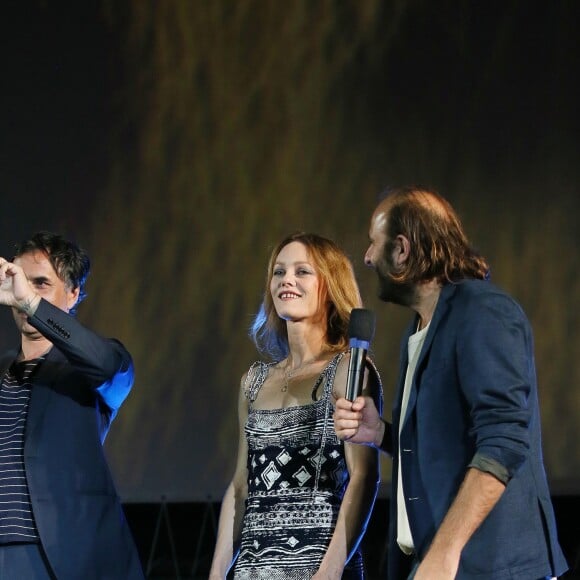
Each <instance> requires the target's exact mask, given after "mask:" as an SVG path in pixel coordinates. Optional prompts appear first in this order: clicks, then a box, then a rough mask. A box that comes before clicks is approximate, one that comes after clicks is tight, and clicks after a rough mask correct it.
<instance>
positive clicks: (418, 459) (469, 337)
mask: <svg viewBox="0 0 580 580" xmlns="http://www.w3.org/2000/svg"><path fill="white" fill-rule="evenodd" d="M416 326H417V319H415V321H414V323H413V324H412V325H411V326H410V327H409V329H408V332H407V333H406V336H405V338H404V340H403V343H402V350H401V367H400V378H399V384H398V392H397V395H396V397H395V403H394V407H393V425H392V437H393V449H394V450H395V452H394V453H393V476H392V482H393V488H392V493H391V502H392V503H391V522H390V565H389V577H390V578H391V579H393V580H394V579H397V580H398V579H400V578H403V577H405V576H404V574H403V572H402V570H401V564H402V552H401V551H400V549H399V547H398V546H397V544H396V517H397V492H396V490H397V488H396V483H397V473H398V470H399V468H401V469H402V474H403V483H404V493H405V502H406V506H407V512H408V516H409V521H410V527H411V532H412V535H413V540H414V544H415V549H416V551H417V553H418V556H419V558H422V557H424V555H425V553H426V552H427V550H428V548H429V545H430V543H431V541H432V539H433V536H434V535H435V533H436V531H437V529H438V528H439V526H440V524H441V522H442V520H443V518H444V516H445V514H446V513H447V511H448V509H449V507H450V505H451V503H452V502H453V499H454V497H455V495H456V494H457V491H458V489H459V486H460V484H461V482H462V481H463V479H464V477H465V475H466V471H467V469H468V466H469V464H470V463H471V461H472V460H473V459H474V457H476V456H477V457H478V458H482V459H483V460H484V461H487V462H489V463H490V464H492V465H494V466H495V467H496V468H499V469H500V471H501V472H502V475H504V476H505V479H506V480H507V481H508V483H507V486H506V489H505V491H504V493H503V495H502V496H501V498H500V500H499V502H498V503H497V504H496V505H495V507H494V508H493V509H492V511H491V512H490V514H489V515H488V517H487V518H486V519H485V520H484V522H483V523H482V524H481V526H480V527H479V529H478V530H477V531H476V532H475V533H474V534H473V536H472V537H471V539H470V541H469V542H468V543H467V545H466V546H465V548H464V550H463V552H462V555H461V561H460V565H459V571H458V574H457V578H458V579H461V580H467V579H475V578H478V579H480V580H481V579H483V578H485V580H500V579H508V578H518V579H520V578H521V579H523V578H525V579H537V578H542V577H544V576H552V575H553V576H556V575H559V574H562V573H563V572H564V571H565V570H566V569H567V565H566V561H565V559H564V556H563V554H562V551H561V549H560V546H559V544H558V540H557V534H556V524H555V519H554V513H553V508H552V504H551V499H550V493H549V490H548V485H547V481H546V475H545V472H544V466H543V459H542V448H541V433H540V415H539V409H538V395H537V385H536V371H535V363H534V352H533V338H532V332H531V329H530V325H529V323H528V321H527V318H526V316H525V314H524V313H523V311H522V310H521V308H520V307H519V306H518V304H516V302H514V300H512V299H511V298H510V297H509V296H507V295H506V294H505V293H504V292H502V291H501V290H499V289H498V288H496V287H495V286H493V285H492V284H491V283H489V282H484V281H480V280H464V281H461V282H459V283H456V284H447V285H445V286H444V287H443V288H442V292H441V295H440V298H439V301H438V303H437V307H436V309H435V312H434V315H433V318H432V321H431V325H430V327H429V330H428V332H427V336H426V337H425V342H424V345H423V348H422V351H421V354H420V357H419V360H418V364H417V367H416V371H415V376H414V379H413V383H412V386H411V392H410V397H409V402H408V408H407V413H406V416H405V417H404V418H401V417H400V414H401V399H402V394H403V385H404V381H405V373H406V369H407V365H408V360H407V343H408V338H409V336H410V335H411V334H412V333H413V332H414V331H415V328H416ZM401 420H402V421H403V428H402V431H401V436H400V441H399V423H400V421H401ZM399 445H400V448H401V466H399V461H398V454H397V452H396V450H397V449H398V448H399Z"/></svg>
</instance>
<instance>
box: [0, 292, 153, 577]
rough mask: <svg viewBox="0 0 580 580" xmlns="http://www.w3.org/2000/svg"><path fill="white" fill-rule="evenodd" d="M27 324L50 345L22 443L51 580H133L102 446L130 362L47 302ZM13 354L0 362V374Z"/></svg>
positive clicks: (128, 539) (135, 572) (137, 570)
mask: <svg viewBox="0 0 580 580" xmlns="http://www.w3.org/2000/svg"><path fill="white" fill-rule="evenodd" d="M29 322H30V323H31V324H32V325H33V326H34V327H35V328H37V329H38V330H40V332H41V333H42V334H43V335H44V336H45V337H46V338H48V339H49V340H50V341H51V342H52V343H53V344H54V346H53V348H52V349H51V350H50V352H49V353H48V355H47V357H46V360H45V361H44V362H43V363H42V364H41V365H40V366H39V368H38V370H37V372H36V373H35V375H34V376H33V379H32V390H31V395H30V402H29V407H28V416H27V422H26V432H25V442H24V464H25V469H26V478H27V482H28V488H29V492H30V499H31V502H32V511H33V514H34V519H35V522H36V526H37V529H38V533H39V535H40V540H41V543H42V546H43V548H44V550H45V552H46V555H47V557H48V560H49V562H50V565H51V567H52V569H53V571H54V573H55V575H56V577H57V578H58V579H59V580H79V579H83V580H140V579H142V578H143V573H142V570H141V565H140V562H139V557H138V554H137V550H136V548H135V545H134V542H133V538H132V536H131V533H130V530H129V528H128V525H127V523H126V521H125V517H124V515H123V510H122V506H121V503H120V501H119V498H118V496H117V493H116V491H115V487H114V484H113V480H112V477H111V474H110V472H109V469H108V466H107V462H106V459H105V456H104V453H103V448H102V442H103V440H104V438H105V436H106V434H107V431H108V429H109V426H110V424H111V421H112V419H113V417H114V416H115V414H116V412H117V410H118V408H119V407H120V405H121V403H122V402H123V401H124V399H125V397H126V396H127V395H128V394H129V391H130V389H131V386H132V383H133V376H134V371H133V363H132V361H131V357H130V355H129V353H128V352H127V351H126V350H125V348H124V347H123V346H122V345H121V344H120V343H119V342H117V341H115V340H112V339H104V338H101V337H99V336H97V335H96V334H95V333H93V332H91V331H89V330H87V329H86V328H84V327H83V326H82V325H81V324H80V323H79V322H77V321H76V320H75V319H74V318H73V317H72V316H70V315H68V314H67V313H65V312H63V311H62V310H60V309H58V308H56V307H55V306H53V305H52V304H50V303H48V302H46V301H45V300H41V302H40V304H39V306H38V309H37V311H36V313H35V314H34V316H32V317H30V318H29ZM13 358H14V357H13V356H12V357H10V358H5V359H4V360H3V361H2V368H1V372H2V375H3V374H4V372H5V370H6V368H7V367H8V365H9V364H10V363H11V362H12V360H13Z"/></svg>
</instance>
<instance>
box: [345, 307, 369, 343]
mask: <svg viewBox="0 0 580 580" xmlns="http://www.w3.org/2000/svg"><path fill="white" fill-rule="evenodd" d="M374 335H375V313H374V312H373V311H372V310H367V309H366V308H353V309H352V312H351V313H350V320H349V322H348V337H349V338H358V339H360V340H364V341H366V342H371V340H372V339H373V336H374Z"/></svg>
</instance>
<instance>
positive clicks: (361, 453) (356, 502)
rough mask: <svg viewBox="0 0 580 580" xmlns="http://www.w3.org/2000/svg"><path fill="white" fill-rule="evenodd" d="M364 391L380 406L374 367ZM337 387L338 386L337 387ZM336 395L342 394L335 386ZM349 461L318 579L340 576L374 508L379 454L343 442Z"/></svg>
mask: <svg viewBox="0 0 580 580" xmlns="http://www.w3.org/2000/svg"><path fill="white" fill-rule="evenodd" d="M344 364H346V366H348V360H347V357H345V359H343V361H341V365H340V366H341V367H342V366H343V365H344ZM341 370H343V369H341V368H340V367H339V369H338V370H337V377H336V380H335V384H336V385H342V384H346V382H345V381H343V380H341V379H342V374H343V373H342V372H340V371H341ZM363 385H364V386H363V393H364V394H365V395H366V396H370V397H371V398H372V399H373V400H374V402H375V405H376V406H377V408H381V403H382V401H380V398H381V396H382V395H381V389H380V383H379V379H378V376H377V374H376V373H375V371H374V369H372V370H371V371H370V372H369V368H368V366H367V369H366V371H365V379H364V383H363ZM335 389H336V387H335ZM335 395H336V396H342V393H340V392H339V390H338V389H336V393H335ZM344 450H345V458H346V464H347V468H348V472H349V477H350V480H349V483H348V486H347V488H346V491H345V494H344V497H343V499H342V503H341V507H340V511H339V512H338V520H337V523H336V528H335V530H334V533H333V536H332V539H331V541H330V544H329V546H328V550H327V551H326V554H325V556H324V558H323V559H322V563H321V565H320V569H319V570H318V572H317V573H316V574H315V575H314V577H313V580H315V579H316V578H325V579H327V578H337V579H339V578H341V576H342V572H343V569H344V566H345V565H346V563H347V562H348V559H349V557H350V556H351V554H352V553H353V551H354V550H355V549H356V548H357V546H358V544H359V542H360V540H361V538H362V536H363V534H364V532H365V530H366V526H367V523H368V520H369V518H370V515H371V511H372V509H373V505H374V502H375V498H376V495H377V491H378V486H379V481H380V469H379V453H378V451H377V450H376V449H373V448H372V447H369V446H366V445H353V444H350V443H345V444H344Z"/></svg>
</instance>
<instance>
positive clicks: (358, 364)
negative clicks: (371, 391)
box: [345, 347, 367, 401]
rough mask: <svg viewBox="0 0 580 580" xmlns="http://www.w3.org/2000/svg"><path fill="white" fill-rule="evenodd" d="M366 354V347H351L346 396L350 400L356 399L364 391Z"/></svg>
mask: <svg viewBox="0 0 580 580" xmlns="http://www.w3.org/2000/svg"><path fill="white" fill-rule="evenodd" d="M366 356H367V351H366V349H365V348H360V347H352V348H351V349H350V361H349V363H348V374H347V375H346V394H345V398H346V399H347V400H349V401H354V400H355V399H356V398H357V397H358V396H359V395H360V394H361V392H362V384H363V378H364V374H365V373H364V371H365V361H366Z"/></svg>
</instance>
